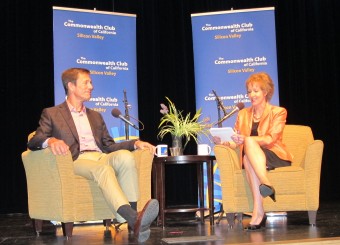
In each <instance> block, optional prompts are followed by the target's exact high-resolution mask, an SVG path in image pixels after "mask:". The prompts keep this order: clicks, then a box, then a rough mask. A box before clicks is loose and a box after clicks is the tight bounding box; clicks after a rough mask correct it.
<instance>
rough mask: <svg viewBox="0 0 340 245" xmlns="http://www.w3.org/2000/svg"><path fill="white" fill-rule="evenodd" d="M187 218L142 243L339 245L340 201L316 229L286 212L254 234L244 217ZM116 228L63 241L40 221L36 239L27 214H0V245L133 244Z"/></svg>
mask: <svg viewBox="0 0 340 245" xmlns="http://www.w3.org/2000/svg"><path fill="white" fill-rule="evenodd" d="M181 215H182V217H181ZM187 216H188V215H185V216H184V215H183V214H178V216H177V217H176V219H175V218H170V219H169V220H168V224H167V226H166V228H165V229H164V230H163V229H162V228H161V227H157V226H156V225H155V224H154V225H153V226H152V227H151V236H150V239H149V240H148V241H146V242H145V243H144V244H167V243H166V242H164V241H162V239H163V238H177V237H181V238H183V237H184V238H185V237H200V236H208V237H212V238H218V239H215V241H206V242H186V243H183V242H182V243H177V244H200V245H204V244H211V245H212V244H215V245H224V244H243V245H244V244H250V243H257V244H264V243H265V244H340V223H339V222H340V221H339V220H340V217H339V216H340V202H337V203H321V204H320V209H319V211H318V215H317V225H316V226H310V225H309V224H308V215H307V212H288V213H287V215H286V216H274V217H269V218H268V220H267V227H266V229H265V230H262V231H257V232H245V231H243V229H242V223H243V224H247V222H249V217H248V216H244V219H243V222H242V223H238V222H236V223H235V226H234V227H233V228H232V229H231V228H230V227H228V222H227V220H226V219H225V218H223V219H222V220H221V222H220V223H219V224H215V225H214V226H213V227H211V226H210V225H209V220H208V219H206V221H205V224H204V225H202V224H200V223H199V222H198V221H197V220H196V219H195V218H194V215H193V217H187ZM179 217H180V218H179ZM120 228H121V231H119V232H116V231H115V229H114V227H111V232H105V227H104V226H103V225H101V224H86V225H84V224H80V225H76V226H75V227H74V229H73V237H72V239H70V240H66V239H65V238H64V237H63V235H62V230H61V227H60V226H58V225H57V226H55V225H53V224H52V223H50V222H44V226H43V229H44V231H43V233H42V234H41V235H40V236H39V237H36V236H35V234H34V233H33V229H32V226H31V221H30V219H29V217H28V215H27V214H3V215H0V244H1V245H2V244H32V245H33V244H34V245H37V244H39V245H40V244H48V245H50V244H90V245H91V244H137V242H136V241H134V240H133V236H132V235H131V234H129V233H128V230H127V226H126V225H122V226H121V227H120Z"/></svg>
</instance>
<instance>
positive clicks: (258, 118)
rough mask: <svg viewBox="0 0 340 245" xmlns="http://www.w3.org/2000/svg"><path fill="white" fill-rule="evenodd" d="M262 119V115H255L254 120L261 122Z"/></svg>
mask: <svg viewBox="0 0 340 245" xmlns="http://www.w3.org/2000/svg"><path fill="white" fill-rule="evenodd" d="M261 117H262V115H261V116H255V114H253V118H254V119H255V120H260V119H261Z"/></svg>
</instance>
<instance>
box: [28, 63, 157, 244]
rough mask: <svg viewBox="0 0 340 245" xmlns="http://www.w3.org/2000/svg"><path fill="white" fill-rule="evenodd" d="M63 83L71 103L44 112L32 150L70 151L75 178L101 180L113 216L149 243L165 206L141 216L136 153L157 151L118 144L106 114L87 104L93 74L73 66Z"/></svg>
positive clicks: (153, 206) (153, 203) (152, 205)
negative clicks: (110, 133)
mask: <svg viewBox="0 0 340 245" xmlns="http://www.w3.org/2000/svg"><path fill="white" fill-rule="evenodd" d="M62 82H63V86H64V89H65V93H66V96H67V97H66V101H65V102H63V103H62V104H60V105H57V106H54V107H50V108H46V109H44V110H43V112H42V114H41V118H40V121H39V127H38V128H37V130H36V134H35V136H34V137H33V138H32V139H31V140H30V141H29V142H28V148H29V149H31V150H33V151H34V150H40V149H43V148H46V147H50V148H51V151H52V152H53V154H55V155H65V154H67V152H68V150H70V151H71V154H72V158H73V161H74V172H75V174H77V175H80V176H83V177H85V178H86V179H89V180H93V181H95V182H96V183H97V184H98V186H99V187H100V188H101V190H102V192H103V195H104V197H105V199H106V201H107V203H108V205H109V207H110V208H111V210H112V212H114V213H118V214H119V215H120V216H121V217H123V218H124V219H125V220H126V221H127V223H128V225H129V227H130V228H131V229H133V232H134V236H135V237H136V238H137V240H138V241H139V242H144V241H145V240H147V239H148V238H149V236H150V225H151V223H152V222H153V221H154V219H155V218H156V217H157V215H158V210H159V204H158V201H157V200H154V199H151V200H150V201H148V202H147V204H146V205H145V207H144V208H143V210H142V211H141V212H140V213H137V211H136V206H137V200H138V198H139V192H138V190H139V188H138V179H137V169H136V166H135V162H134V157H133V155H132V153H131V151H132V150H135V149H144V148H147V149H149V150H150V152H151V153H152V154H154V153H155V147H154V146H153V145H151V144H149V143H147V142H144V141H140V140H130V141H126V142H122V143H115V142H114V140H113V139H112V137H111V136H110V135H109V132H108V130H107V127H106V125H105V122H104V120H103V118H102V115H101V114H100V113H98V112H96V111H93V110H90V109H88V108H86V107H85V106H84V102H85V101H88V100H89V99H90V98H91V93H92V90H93V88H94V87H93V84H92V80H91V77H90V71H89V70H87V69H83V68H70V69H68V70H66V71H64V72H63V74H62Z"/></svg>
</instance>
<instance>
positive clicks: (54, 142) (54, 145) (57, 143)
mask: <svg viewBox="0 0 340 245" xmlns="http://www.w3.org/2000/svg"><path fill="white" fill-rule="evenodd" d="M47 144H48V146H49V147H50V148H51V151H52V152H53V154H54V155H66V154H67V152H68V150H69V147H68V145H66V144H65V142H64V141H63V140H58V139H56V138H54V137H52V138H50V139H49V140H48V142H47Z"/></svg>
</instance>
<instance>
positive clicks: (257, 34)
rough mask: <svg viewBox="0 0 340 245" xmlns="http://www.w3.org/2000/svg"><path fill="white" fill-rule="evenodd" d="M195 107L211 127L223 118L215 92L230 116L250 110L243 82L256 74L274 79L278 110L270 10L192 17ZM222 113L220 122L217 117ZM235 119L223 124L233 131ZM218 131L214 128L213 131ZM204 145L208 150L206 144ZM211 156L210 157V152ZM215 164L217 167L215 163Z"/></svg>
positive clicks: (217, 195) (218, 198)
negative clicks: (236, 110) (241, 108)
mask: <svg viewBox="0 0 340 245" xmlns="http://www.w3.org/2000/svg"><path fill="white" fill-rule="evenodd" d="M191 17H192V19H191V20H192V33H193V49H194V64H195V86H196V107H197V108H202V113H203V117H210V119H211V122H212V123H214V122H215V123H216V122H218V119H219V118H223V116H224V111H223V110H221V109H218V106H217V103H216V100H215V99H216V96H215V94H214V92H213V91H215V92H216V94H217V96H218V97H219V98H220V100H221V101H222V103H223V105H224V110H225V112H226V113H229V112H230V111H232V110H233V109H234V108H235V105H236V104H238V103H240V102H242V103H244V104H245V106H246V107H248V106H250V100H249V99H248V97H247V92H246V91H247V90H246V87H245V81H246V80H247V78H248V77H249V76H250V75H251V74H253V73H257V72H261V71H264V72H267V73H268V74H269V75H270V76H271V78H272V79H273V82H274V85H275V93H274V95H273V97H272V100H271V103H272V104H274V105H275V104H276V105H278V104H279V96H278V94H279V91H278V77H277V56H276V36H275V15H274V8H272V7H271V8H261V9H245V10H237V11H236V10H232V11H223V12H211V13H200V14H192V15H191ZM219 113H220V117H219ZM235 120H236V114H235V115H234V116H232V117H230V118H228V119H227V120H226V121H224V122H223V123H222V126H223V127H226V126H229V127H233V126H234V123H235ZM215 127H217V125H216V126H215ZM200 141H201V142H202V143H207V144H210V145H211V146H213V145H212V143H211V142H209V141H208V140H207V139H204V138H202V139H200ZM212 154H214V153H213V152H212ZM217 164H218V163H217ZM214 171H215V174H214V178H215V188H214V192H215V193H214V194H215V205H219V203H221V199H222V197H221V188H220V181H219V180H220V178H219V170H218V168H217V167H216V166H215V168H214Z"/></svg>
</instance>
